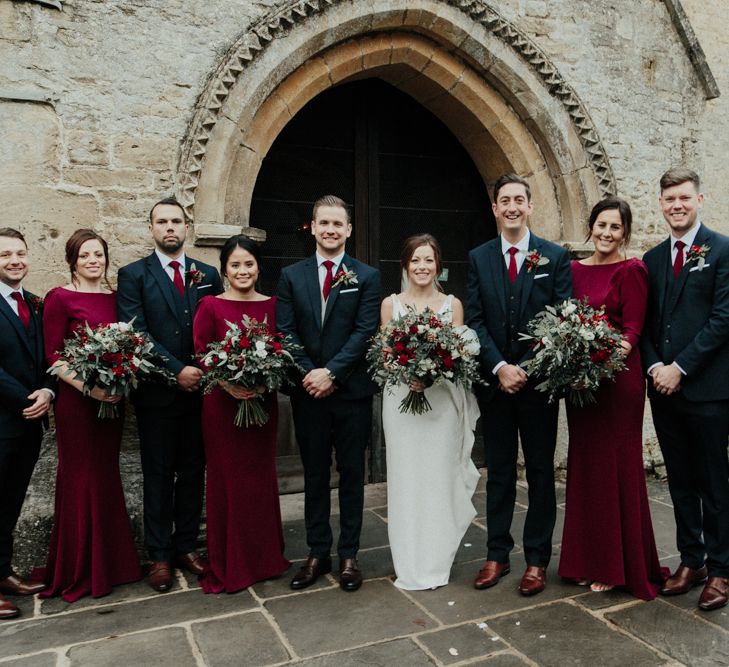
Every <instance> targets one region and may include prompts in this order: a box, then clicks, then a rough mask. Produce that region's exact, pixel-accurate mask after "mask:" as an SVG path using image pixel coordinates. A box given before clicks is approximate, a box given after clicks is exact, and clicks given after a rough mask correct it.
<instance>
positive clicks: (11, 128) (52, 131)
mask: <svg viewBox="0 0 729 667" xmlns="http://www.w3.org/2000/svg"><path fill="white" fill-rule="evenodd" d="M1 5H2V7H8V6H10V7H12V3H9V2H3V3H1ZM0 109H2V113H0V188H3V187H7V186H8V185H13V184H17V183H28V184H30V185H32V184H37V183H52V182H55V181H56V180H57V179H58V173H59V168H60V159H59V158H60V156H59V150H60V136H59V133H60V127H59V125H60V123H59V119H58V116H57V115H56V112H55V111H54V109H53V107H51V106H50V105H47V104H34V103H31V102H3V101H2V100H1V99H0Z"/></svg>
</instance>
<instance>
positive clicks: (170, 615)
mask: <svg viewBox="0 0 729 667" xmlns="http://www.w3.org/2000/svg"><path fill="white" fill-rule="evenodd" d="M255 604H256V603H255V601H254V600H253V597H252V596H251V595H250V593H248V592H247V591H243V592H241V593H237V594H235V595H205V594H203V593H201V592H200V591H189V592H184V593H167V594H165V595H161V596H159V597H155V598H152V599H145V600H140V601H138V602H129V603H125V604H116V605H109V606H106V607H103V608H100V609H88V610H84V611H80V612H77V613H72V614H65V615H60V616H50V617H48V618H42V619H39V620H35V619H33V620H27V621H24V620H22V619H21V620H19V621H17V622H10V623H2V624H0V658H4V657H9V656H12V655H22V654H23V653H27V651H28V647H29V646H32V647H33V650H35V651H41V650H43V649H45V648H52V647H55V646H66V645H69V644H75V643H79V642H85V641H91V640H94V639H101V638H103V637H108V636H111V635H121V634H126V633H129V632H136V631H139V630H146V629H150V628H155V627H161V626H167V625H173V624H175V623H182V622H185V621H191V620H195V619H197V618H201V617H203V618H204V617H206V616H218V615H222V614H228V613H231V612H235V611H244V610H246V609H250V608H251V607H253V606H255Z"/></svg>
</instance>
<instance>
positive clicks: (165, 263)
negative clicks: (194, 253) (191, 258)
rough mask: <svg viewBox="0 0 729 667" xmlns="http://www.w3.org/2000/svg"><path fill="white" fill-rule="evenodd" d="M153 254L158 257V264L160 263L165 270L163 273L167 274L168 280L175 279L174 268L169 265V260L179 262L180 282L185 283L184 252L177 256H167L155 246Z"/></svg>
mask: <svg viewBox="0 0 729 667" xmlns="http://www.w3.org/2000/svg"><path fill="white" fill-rule="evenodd" d="M154 252H155V254H156V255H157V257H158V258H159V261H160V264H162V268H163V269H164V270H165V273H166V274H167V275H168V276H169V278H170V280H172V281H173V282H174V280H175V270H174V269H173V268H172V267H171V266H170V262H179V263H180V271H181V275H182V282H183V284H184V283H185V253H184V252H181V253H180V254H179V256H178V257H168V256H167V255H165V254H164V253H163V252H160V251H159V250H157V248H155V249H154Z"/></svg>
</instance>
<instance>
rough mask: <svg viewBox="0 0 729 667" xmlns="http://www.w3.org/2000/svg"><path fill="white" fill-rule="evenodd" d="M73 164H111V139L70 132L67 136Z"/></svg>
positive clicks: (69, 158)
mask: <svg viewBox="0 0 729 667" xmlns="http://www.w3.org/2000/svg"><path fill="white" fill-rule="evenodd" d="M65 139H66V145H67V146H68V161H69V162H70V163H71V164H94V165H107V164H109V139H108V138H107V137H105V136H103V135H101V134H97V133H95V132H86V131H83V130H69V131H68V132H67V133H66V136H65Z"/></svg>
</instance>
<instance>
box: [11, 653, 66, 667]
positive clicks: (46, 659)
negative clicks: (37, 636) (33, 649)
mask: <svg viewBox="0 0 729 667" xmlns="http://www.w3.org/2000/svg"><path fill="white" fill-rule="evenodd" d="M57 661H58V656H57V655H56V654H55V653H39V654H38V655H30V656H28V657H27V658H18V659H17V660H9V661H7V662H3V663H0V664H2V666H3V667H56V662H57Z"/></svg>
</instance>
